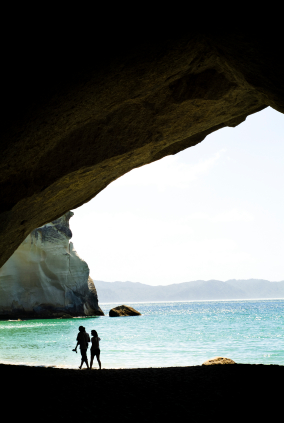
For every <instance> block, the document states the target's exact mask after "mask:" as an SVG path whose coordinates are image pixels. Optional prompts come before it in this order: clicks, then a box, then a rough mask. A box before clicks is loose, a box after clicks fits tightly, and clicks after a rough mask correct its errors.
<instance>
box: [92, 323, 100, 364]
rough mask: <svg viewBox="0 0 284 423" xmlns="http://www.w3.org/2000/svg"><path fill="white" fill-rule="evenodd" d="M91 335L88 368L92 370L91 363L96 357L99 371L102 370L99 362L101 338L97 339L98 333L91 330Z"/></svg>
mask: <svg viewBox="0 0 284 423" xmlns="http://www.w3.org/2000/svg"><path fill="white" fill-rule="evenodd" d="M91 335H93V337H92V338H91V342H92V345H91V364H90V368H92V366H93V361H94V357H95V356H96V357H97V360H98V363H99V366H100V370H101V369H102V363H101V361H100V353H101V350H100V340H101V338H99V337H98V333H97V331H96V330H92V331H91Z"/></svg>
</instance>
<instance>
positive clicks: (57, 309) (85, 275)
mask: <svg viewBox="0 0 284 423" xmlns="http://www.w3.org/2000/svg"><path fill="white" fill-rule="evenodd" d="M73 214H74V213H72V212H70V211H69V212H67V213H65V214H64V215H63V216H62V217H60V218H59V219H57V220H54V221H53V222H51V223H48V224H46V225H44V226H41V227H39V228H37V229H35V230H34V231H32V233H31V234H30V235H29V236H28V237H27V238H26V239H25V241H24V242H23V243H22V244H21V245H20V246H19V248H18V249H17V250H16V251H15V252H14V254H13V255H12V256H11V257H10V259H9V260H8V261H7V262H6V263H5V264H4V266H3V267H2V268H1V269H0V317H1V318H11V317H15V318H22V317H60V316H62V315H64V314H70V315H71V316H84V315H86V316H89V315H103V312H102V310H101V309H100V307H99V305H98V297H97V291H96V288H95V285H94V283H93V280H92V279H91V278H90V275H89V272H90V271H89V267H88V265H87V263H86V262H85V261H84V260H82V259H81V258H80V257H79V256H78V254H77V252H76V251H75V249H74V246H73V244H72V242H70V239H71V237H72V232H71V230H70V228H69V219H70V218H71V217H72V216H73Z"/></svg>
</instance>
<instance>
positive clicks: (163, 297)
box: [94, 279, 284, 303]
mask: <svg viewBox="0 0 284 423" xmlns="http://www.w3.org/2000/svg"><path fill="white" fill-rule="evenodd" d="M94 283H95V286H96V288H97V292H98V297H99V301H100V302H101V303H103V302H127V301H129V302H131V301H132V302H135V301H190V300H241V299H249V298H251V299H252V298H284V281H281V282H269V281H266V280H262V279H248V280H236V279H230V280H228V281H226V282H221V281H217V280H210V281H193V282H183V283H177V284H172V285H165V286H163V285H158V286H151V285H146V284H143V283H139V282H103V281H94Z"/></svg>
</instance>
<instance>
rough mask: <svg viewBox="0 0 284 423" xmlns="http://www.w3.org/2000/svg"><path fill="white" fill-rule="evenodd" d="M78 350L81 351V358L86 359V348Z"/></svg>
mask: <svg viewBox="0 0 284 423" xmlns="http://www.w3.org/2000/svg"><path fill="white" fill-rule="evenodd" d="M80 351H81V356H82V360H83V361H84V360H85V361H87V350H81V349H80Z"/></svg>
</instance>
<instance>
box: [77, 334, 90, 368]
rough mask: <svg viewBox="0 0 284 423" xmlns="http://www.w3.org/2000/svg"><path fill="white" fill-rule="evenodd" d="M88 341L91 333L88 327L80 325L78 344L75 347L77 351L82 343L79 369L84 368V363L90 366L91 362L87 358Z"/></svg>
mask: <svg viewBox="0 0 284 423" xmlns="http://www.w3.org/2000/svg"><path fill="white" fill-rule="evenodd" d="M88 342H90V336H89V334H88V333H87V332H86V329H85V328H84V326H79V333H78V336H77V345H76V347H75V349H74V351H76V352H77V347H78V345H80V351H81V356H82V359H81V366H79V369H81V368H82V366H83V363H86V365H87V368H89V363H88V359H87V349H88Z"/></svg>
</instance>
